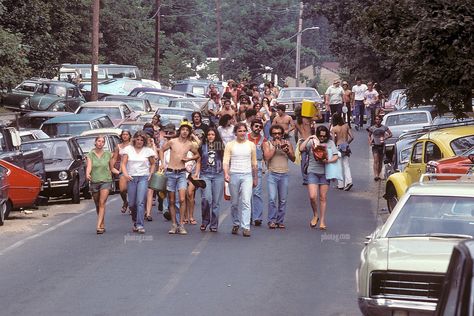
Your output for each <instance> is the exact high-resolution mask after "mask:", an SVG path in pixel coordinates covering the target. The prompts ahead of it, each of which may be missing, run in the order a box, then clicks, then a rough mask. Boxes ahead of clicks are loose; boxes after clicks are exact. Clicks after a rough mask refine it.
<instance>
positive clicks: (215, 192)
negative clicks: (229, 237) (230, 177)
mask: <svg viewBox="0 0 474 316" xmlns="http://www.w3.org/2000/svg"><path fill="white" fill-rule="evenodd" d="M201 179H202V180H204V181H205V182H206V188H205V189H203V190H202V193H201V196H202V198H201V214H202V224H203V225H205V226H207V225H209V224H210V228H215V229H217V226H218V225H219V212H220V207H221V201H222V196H223V194H224V175H223V174H222V173H213V172H212V173H204V172H202V173H201Z"/></svg>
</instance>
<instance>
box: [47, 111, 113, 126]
mask: <svg viewBox="0 0 474 316" xmlns="http://www.w3.org/2000/svg"><path fill="white" fill-rule="evenodd" d="M104 116H107V114H100V113H87V114H71V115H64V116H58V117H53V118H50V119H49V120H47V121H45V122H44V123H43V124H54V123H64V122H88V121H92V120H96V119H99V118H101V117H104ZM107 117H108V116H107Z"/></svg>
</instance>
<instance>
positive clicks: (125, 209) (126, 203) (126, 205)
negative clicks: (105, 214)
mask: <svg viewBox="0 0 474 316" xmlns="http://www.w3.org/2000/svg"><path fill="white" fill-rule="evenodd" d="M127 208H128V202H125V203H123V205H122V209H121V210H120V212H122V214H125V213H126V212H127Z"/></svg>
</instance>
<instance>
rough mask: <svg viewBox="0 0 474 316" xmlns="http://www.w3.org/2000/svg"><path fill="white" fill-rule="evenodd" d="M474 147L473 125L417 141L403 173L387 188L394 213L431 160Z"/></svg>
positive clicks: (391, 176)
mask: <svg viewBox="0 0 474 316" xmlns="http://www.w3.org/2000/svg"><path fill="white" fill-rule="evenodd" d="M473 146H474V125H467V126H458V127H450V128H444V129H438V130H435V131H432V132H428V133H427V134H425V135H423V136H421V137H420V138H418V139H417V140H416V141H415V143H414V144H413V146H412V149H411V154H410V159H409V161H408V164H407V166H406V167H405V169H404V170H403V172H397V173H394V174H392V175H390V176H389V177H388V179H387V183H386V186H385V196H384V197H385V199H386V200H387V206H388V209H389V211H390V212H391V211H392V210H393V209H394V207H395V205H396V204H397V202H398V201H399V200H400V198H401V197H402V196H403V195H404V194H405V191H406V190H407V188H408V187H409V186H410V185H411V184H412V183H414V182H417V181H418V180H419V179H420V176H421V175H422V174H423V173H425V172H426V165H427V163H428V161H436V160H440V159H442V158H448V157H453V156H457V155H460V154H461V153H462V152H464V151H466V150H468V149H469V148H471V147H473Z"/></svg>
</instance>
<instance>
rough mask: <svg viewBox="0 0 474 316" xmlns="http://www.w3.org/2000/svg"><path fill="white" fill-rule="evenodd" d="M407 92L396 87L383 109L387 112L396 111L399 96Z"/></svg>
mask: <svg viewBox="0 0 474 316" xmlns="http://www.w3.org/2000/svg"><path fill="white" fill-rule="evenodd" d="M403 93H405V89H395V90H393V91H392V92H390V95H389V96H388V99H387V101H385V103H384V106H383V109H384V111H385V112H392V111H395V110H396V108H395V103H396V101H397V98H398V97H399V96H400V95H401V94H403Z"/></svg>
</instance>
